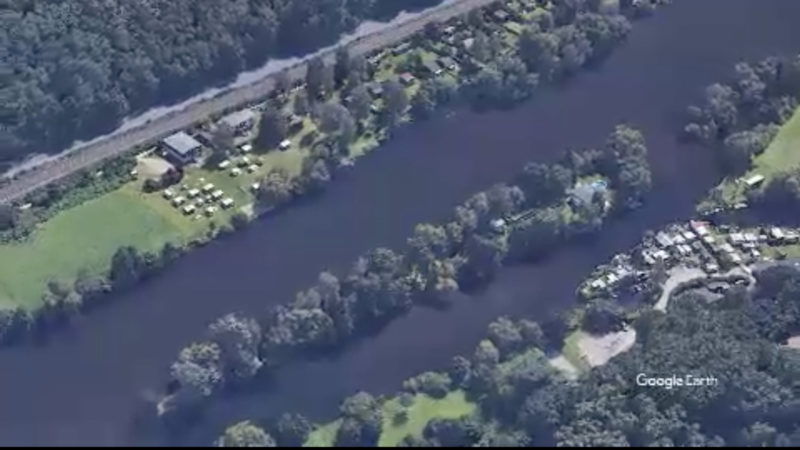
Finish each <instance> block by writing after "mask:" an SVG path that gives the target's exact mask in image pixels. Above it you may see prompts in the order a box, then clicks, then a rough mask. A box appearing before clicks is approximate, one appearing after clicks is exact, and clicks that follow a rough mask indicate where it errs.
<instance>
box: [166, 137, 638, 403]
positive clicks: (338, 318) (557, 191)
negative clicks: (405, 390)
mask: <svg viewBox="0 0 800 450" xmlns="http://www.w3.org/2000/svg"><path fill="white" fill-rule="evenodd" d="M598 177H600V178H602V179H604V180H606V182H605V183H599V184H598V181H597V180H598ZM589 180H595V181H589ZM585 186H596V187H597V190H595V191H594V192H593V193H592V192H590V193H589V195H578V194H577V192H582V189H579V187H585ZM601 186H606V188H601ZM649 189H650V170H649V166H648V163H647V148H646V146H645V142H644V138H643V136H642V135H641V133H639V132H638V131H636V130H634V129H632V128H630V127H628V126H625V125H620V126H617V127H616V128H615V129H614V130H613V132H612V133H611V134H610V135H609V137H608V139H607V141H606V143H605V145H604V146H603V147H602V148H600V149H585V150H577V151H570V152H567V154H566V156H565V157H564V158H563V159H562V160H561V161H560V162H557V163H554V164H542V163H530V164H527V165H526V166H525V168H524V169H523V171H522V172H521V173H520V174H519V175H518V176H517V177H516V178H514V180H513V181H512V182H511V183H509V184H497V185H494V186H492V187H491V188H490V189H488V190H486V191H484V192H480V193H478V194H476V195H474V196H473V197H471V198H470V199H469V200H467V201H466V202H464V203H463V204H462V205H459V206H457V207H456V208H455V211H454V213H453V215H452V217H451V219H450V220H449V221H448V222H446V223H444V224H441V225H434V224H420V225H418V226H417V227H416V228H415V230H414V234H413V236H412V237H410V238H409V239H408V246H407V249H406V250H405V251H403V252H402V253H400V252H395V251H392V250H389V249H386V248H378V249H375V250H372V251H369V252H367V253H366V254H365V255H364V256H363V257H361V258H359V259H358V261H356V263H355V264H354V265H353V268H352V270H351V271H350V273H348V274H347V275H346V276H344V277H342V278H341V279H340V278H339V277H337V276H336V275H334V274H331V273H329V272H323V273H321V274H320V276H319V281H318V283H317V284H316V285H315V286H313V287H311V288H309V289H307V290H304V291H301V292H299V293H298V294H297V296H296V298H295V299H294V301H292V302H291V303H289V304H287V305H283V306H277V307H275V308H272V309H271V310H270V311H268V312H267V313H266V314H265V315H264V317H263V318H259V319H256V318H252V317H248V316H245V315H243V314H238V313H232V314H228V315H226V316H224V317H221V318H220V319H218V320H216V321H214V322H213V323H212V324H211V325H210V326H209V328H208V334H207V338H206V340H204V341H200V342H196V343H193V344H191V345H189V346H188V347H186V348H184V349H183V350H181V352H180V354H179V356H178V358H177V360H176V361H175V363H174V364H173V365H172V377H173V384H172V389H171V390H170V392H169V393H168V395H167V396H166V397H165V398H164V399H163V400H162V401H161V402H160V403H159V412H160V414H162V415H165V416H167V417H173V418H176V417H181V416H182V414H184V413H187V412H191V411H194V410H196V408H198V407H199V406H202V404H203V400H204V399H206V398H208V397H210V396H212V395H213V394H214V393H216V392H218V391H220V390H221V389H224V388H225V387H232V386H237V385H241V384H243V383H247V382H248V381H250V380H251V379H252V378H254V377H255V376H256V375H257V374H259V373H261V372H263V371H265V370H269V369H271V368H274V367H276V366H278V365H280V364H283V363H285V362H286V361H289V360H291V359H293V358H297V357H298V356H300V355H303V354H313V353H316V352H324V351H329V350H331V349H334V348H336V347H339V346H342V345H345V344H347V343H348V342H350V341H352V340H354V339H356V338H358V336H360V335H362V334H363V333H364V332H365V331H367V330H370V329H374V328H375V327H378V326H380V325H382V324H385V323H386V322H388V321H390V320H392V319H393V318H394V317H396V316H398V315H400V314H402V313H404V312H406V311H408V310H409V309H410V308H411V307H412V306H413V305H414V304H415V303H432V302H433V303H441V302H447V295H446V294H447V292H449V291H453V290H456V289H467V288H470V287H474V286H477V285H481V284H485V283H487V282H489V281H490V280H491V279H492V277H493V276H494V274H495V273H496V271H497V270H498V269H499V268H500V267H501V266H502V264H503V263H504V262H511V261H530V260H534V259H536V258H540V257H542V256H544V255H545V254H546V253H547V252H548V251H551V250H553V249H554V248H555V247H557V246H558V245H559V244H560V243H563V242H566V241H570V240H573V239H575V238H577V237H581V236H587V235H591V234H593V233H594V232H596V231H597V230H599V229H600V227H602V225H603V221H604V219H605V218H606V217H607V216H608V215H609V214H610V213H613V212H622V211H626V210H628V209H631V208H635V207H636V206H638V205H639V204H640V202H641V201H642V199H643V198H644V196H645V195H646V193H647V192H648V191H649Z"/></svg>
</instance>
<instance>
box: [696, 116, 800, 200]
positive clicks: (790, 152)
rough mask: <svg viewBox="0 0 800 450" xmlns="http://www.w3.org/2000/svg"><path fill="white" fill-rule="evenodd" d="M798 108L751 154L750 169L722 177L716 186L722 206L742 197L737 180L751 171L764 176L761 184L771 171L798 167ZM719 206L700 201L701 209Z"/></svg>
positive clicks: (743, 197) (799, 137) (745, 176)
mask: <svg viewBox="0 0 800 450" xmlns="http://www.w3.org/2000/svg"><path fill="white" fill-rule="evenodd" d="M798 146H800V108H798V109H797V110H796V111H795V112H794V115H793V116H792V117H791V118H790V119H789V121H788V122H786V123H785V124H783V126H782V127H781V129H780V131H779V132H778V135H777V136H775V139H773V140H772V142H771V143H770V145H769V146H768V147H767V148H766V150H764V151H763V152H762V153H761V154H759V155H758V156H756V157H755V158H753V161H752V163H751V167H750V170H749V171H748V172H747V173H746V174H744V175H742V176H741V177H738V178H735V179H734V178H730V177H729V178H726V179H725V180H723V181H722V183H720V185H719V186H718V187H717V188H716V189H719V190H720V193H719V194H718V198H719V199H721V203H723V204H724V205H726V206H732V205H735V204H736V203H739V202H743V201H745V200H746V197H745V194H746V193H747V192H746V187H745V185H744V184H743V183H741V182H739V180H743V179H746V178H748V177H750V176H752V175H756V174H760V175H763V176H764V177H765V178H766V180H765V182H764V183H763V185H766V184H768V183H769V181H770V179H771V178H772V177H774V176H775V175H777V174H779V173H781V172H785V171H787V170H789V169H792V168H797V167H800V150H798ZM714 206H720V205H716V204H714V202H713V201H711V200H710V199H706V200H704V201H703V202H702V203H701V209H703V208H704V207H706V208H711V207H714Z"/></svg>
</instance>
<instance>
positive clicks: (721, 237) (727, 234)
mask: <svg viewBox="0 0 800 450" xmlns="http://www.w3.org/2000/svg"><path fill="white" fill-rule="evenodd" d="M798 242H800V233H798V231H797V230H793V229H786V228H781V227H761V228H757V227H756V228H737V227H734V226H732V225H720V226H715V225H714V224H712V223H710V222H707V221H701V220H690V221H689V222H687V223H684V224H675V225H671V226H668V227H666V228H665V229H663V230H661V231H659V232H657V233H655V234H654V235H653V236H649V237H647V238H645V240H644V242H643V243H642V244H640V245H639V246H637V248H636V249H634V251H632V252H630V253H629V254H628V255H618V256H617V257H615V258H614V260H612V263H611V264H610V265H608V266H603V268H602V269H601V270H598V271H596V272H595V274H594V275H593V276H592V277H591V278H590V279H589V280H587V281H586V282H585V283H584V286H583V288H582V294H583V295H584V296H585V297H587V298H590V297H592V296H595V295H596V294H598V293H601V292H602V293H606V292H614V291H616V290H618V288H620V287H621V286H622V285H623V284H624V285H627V286H630V287H631V288H632V289H633V290H634V291H636V290H638V289H640V288H639V287H638V286H639V285H640V284H641V283H642V282H644V281H647V280H649V279H650V278H651V274H652V273H653V271H654V270H656V268H657V267H661V268H662V269H663V270H666V269H668V268H671V267H674V266H678V265H681V266H685V267H696V268H699V269H700V270H702V271H703V272H705V273H706V274H707V275H709V276H710V275H714V274H717V273H719V272H720V271H723V270H728V269H732V268H735V267H742V268H745V269H746V268H747V266H749V265H751V264H755V263H758V262H762V261H770V260H771V259H772V256H771V254H774V253H776V252H774V251H773V252H769V251H767V250H769V249H770V248H773V249H775V250H777V249H778V248H779V247H781V246H785V245H791V244H796V243H798ZM625 281H630V282H629V283H625Z"/></svg>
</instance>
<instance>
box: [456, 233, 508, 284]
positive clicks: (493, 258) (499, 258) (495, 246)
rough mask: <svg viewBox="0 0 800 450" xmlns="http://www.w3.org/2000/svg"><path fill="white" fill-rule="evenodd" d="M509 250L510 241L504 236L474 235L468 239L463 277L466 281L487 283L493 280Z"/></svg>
mask: <svg viewBox="0 0 800 450" xmlns="http://www.w3.org/2000/svg"><path fill="white" fill-rule="evenodd" d="M507 252H508V243H507V242H506V239H505V238H504V237H503V236H495V237H484V236H481V235H474V236H472V237H470V238H469V239H467V243H466V247H465V249H464V254H465V256H466V258H467V260H466V262H465V264H464V266H463V267H462V272H463V273H462V277H461V278H462V279H463V280H464V281H465V282H466V283H468V284H469V283H472V284H476V283H485V282H487V281H489V280H491V279H492V278H493V277H494V275H495V273H496V272H497V270H498V269H499V268H500V266H501V265H502V262H503V258H505V256H506V253H507Z"/></svg>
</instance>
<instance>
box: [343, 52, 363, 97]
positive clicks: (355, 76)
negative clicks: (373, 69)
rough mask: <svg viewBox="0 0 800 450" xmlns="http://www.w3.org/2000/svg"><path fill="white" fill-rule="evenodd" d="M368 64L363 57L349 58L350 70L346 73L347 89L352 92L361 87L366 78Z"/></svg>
mask: <svg viewBox="0 0 800 450" xmlns="http://www.w3.org/2000/svg"><path fill="white" fill-rule="evenodd" d="M367 69H368V64H367V60H366V58H364V55H355V56H352V57H351V58H350V70H349V72H348V73H347V89H349V90H353V89H355V88H356V87H357V86H359V85H361V83H362V82H363V81H364V79H365V78H366V77H367V76H368V73H367V72H368V70H367Z"/></svg>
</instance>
